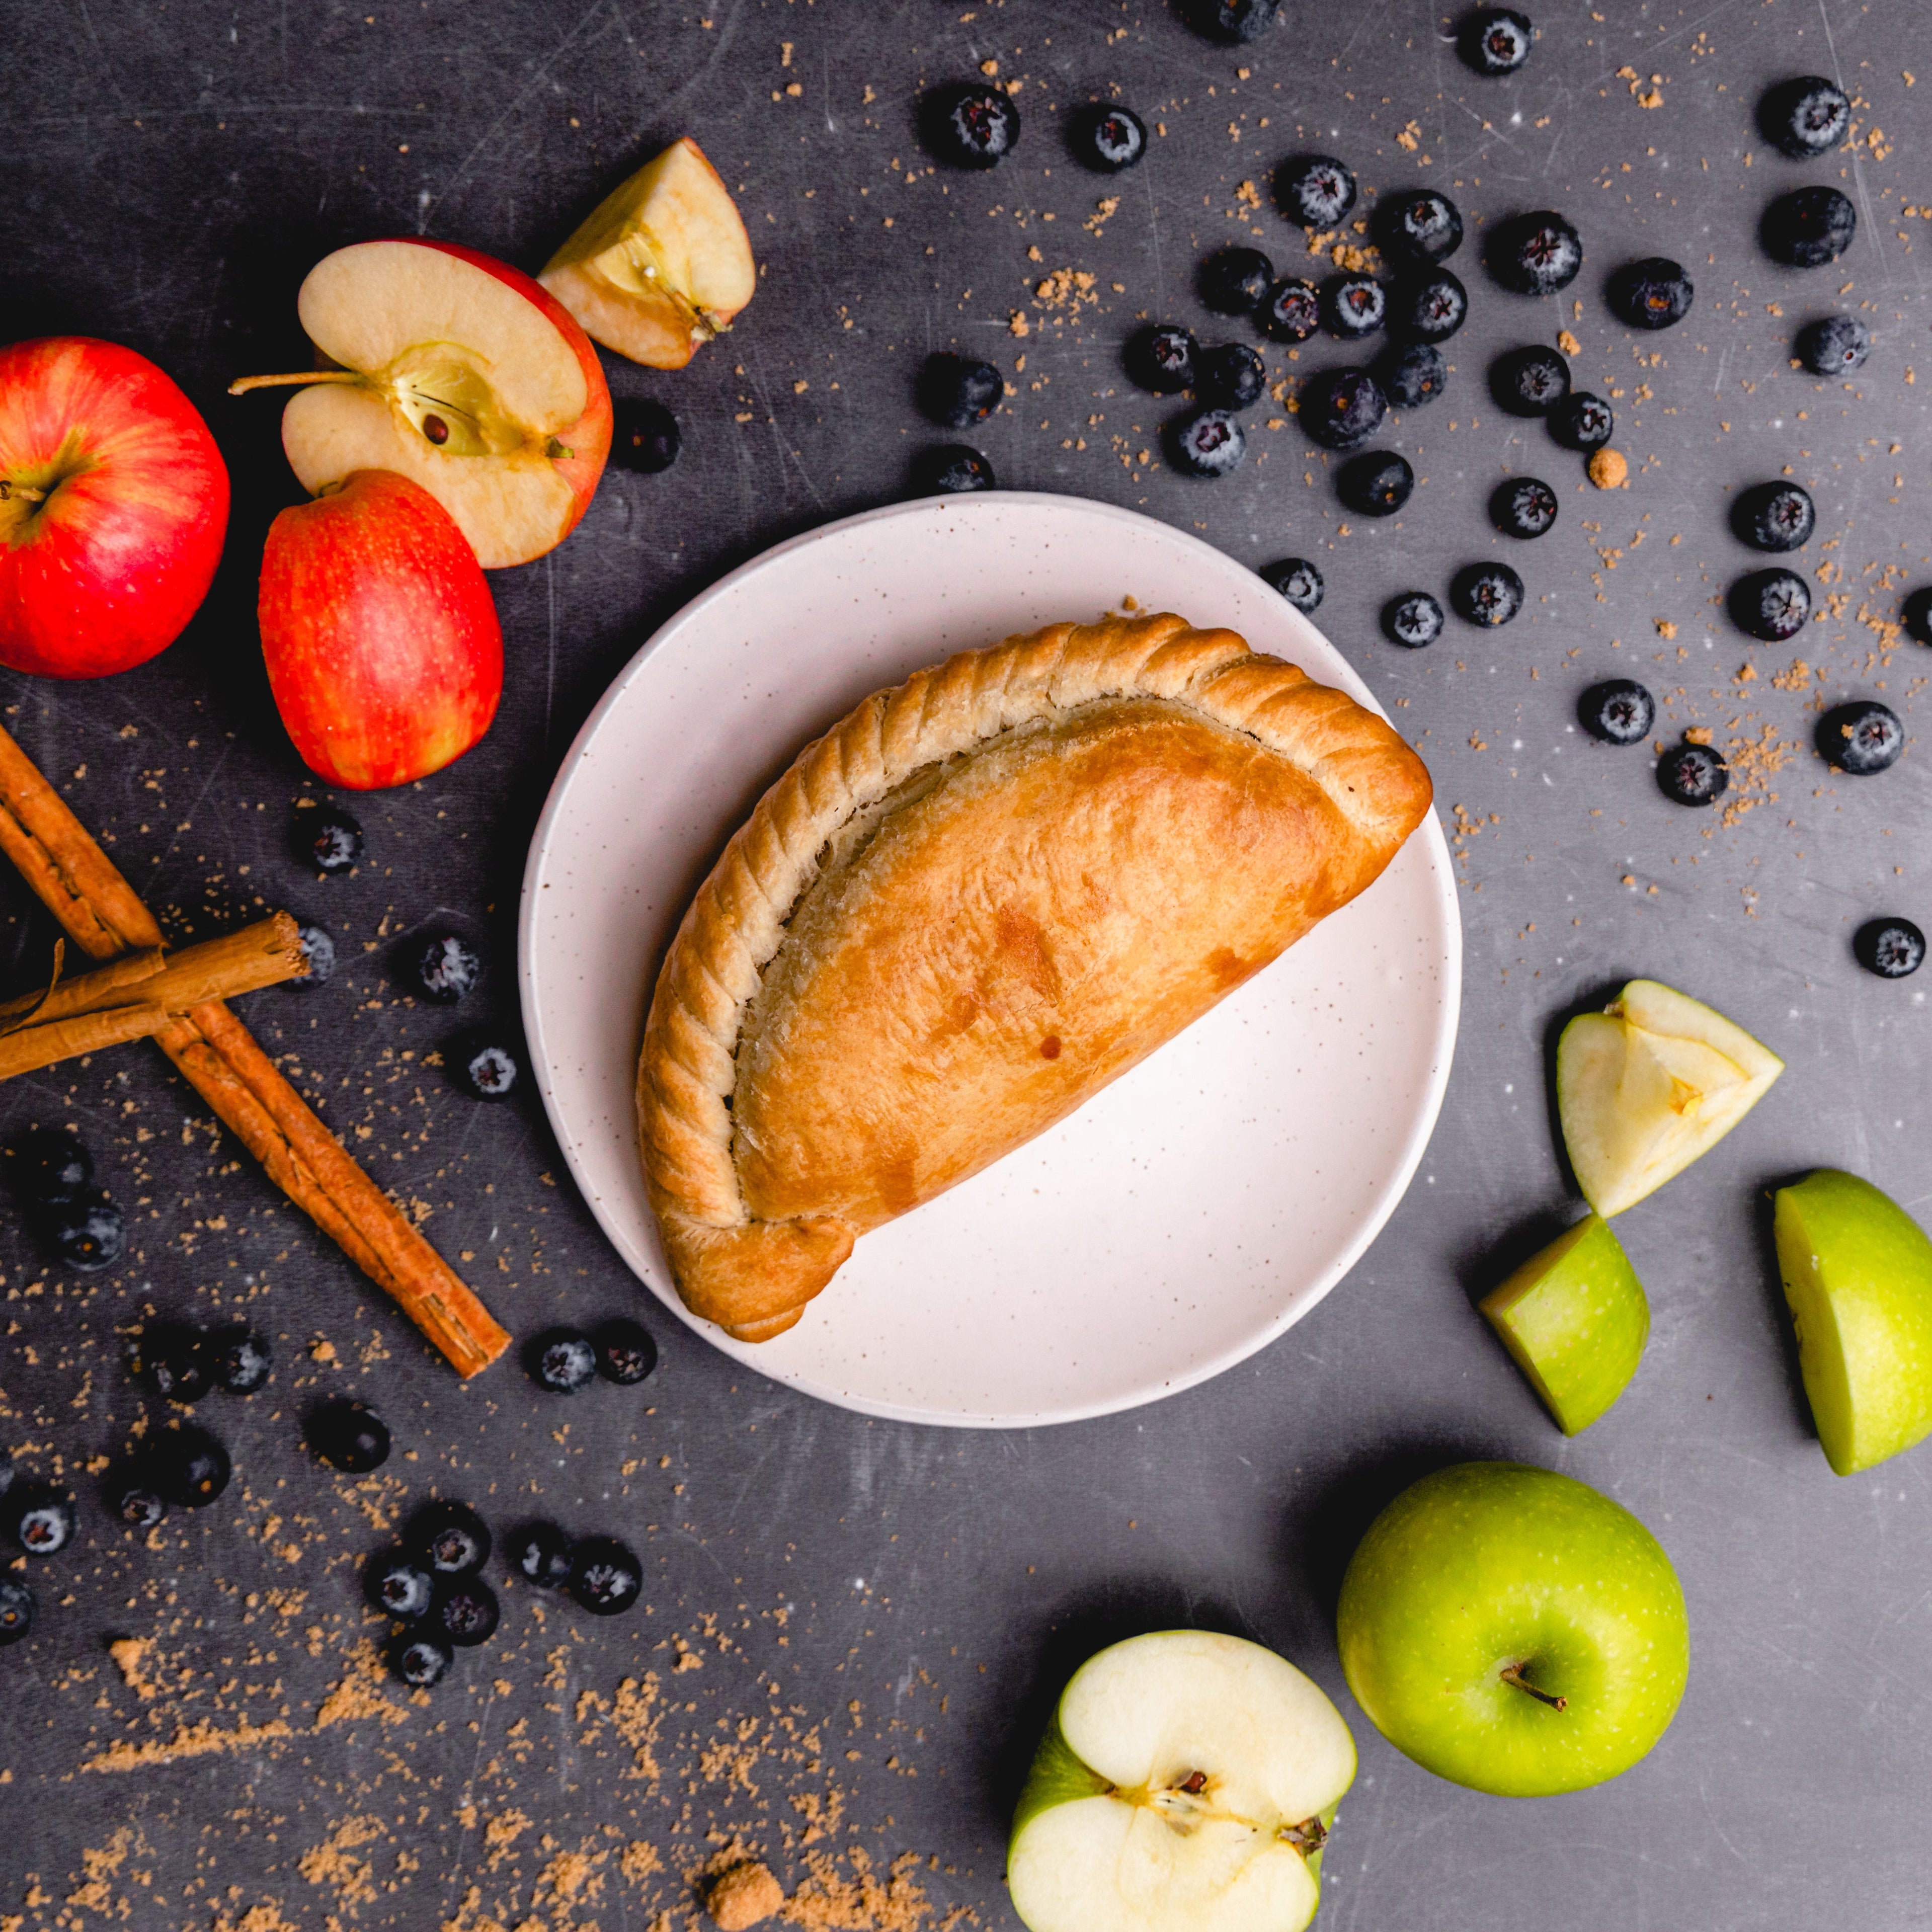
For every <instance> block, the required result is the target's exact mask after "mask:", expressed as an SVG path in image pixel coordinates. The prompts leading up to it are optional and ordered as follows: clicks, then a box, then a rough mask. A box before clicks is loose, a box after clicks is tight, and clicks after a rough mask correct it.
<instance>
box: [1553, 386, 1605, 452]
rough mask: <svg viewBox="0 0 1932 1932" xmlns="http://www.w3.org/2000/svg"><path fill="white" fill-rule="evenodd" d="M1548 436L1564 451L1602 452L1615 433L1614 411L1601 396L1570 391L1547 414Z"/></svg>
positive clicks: (1579, 390)
mask: <svg viewBox="0 0 1932 1932" xmlns="http://www.w3.org/2000/svg"><path fill="white" fill-rule="evenodd" d="M1549 422H1550V434H1551V436H1553V437H1554V438H1555V439H1556V441H1557V442H1559V443H1561V444H1562V446H1563V447H1564V448H1565V449H1577V450H1586V449H1602V448H1603V446H1604V444H1605V443H1608V442H1609V441H1610V438H1611V437H1612V436H1613V435H1614V434H1616V427H1617V419H1616V414H1615V413H1614V412H1613V410H1611V408H1610V404H1608V403H1607V402H1605V401H1604V399H1603V398H1602V397H1601V396H1593V395H1591V393H1590V392H1589V390H1588V389H1573V390H1571V392H1570V393H1569V395H1567V396H1565V398H1563V400H1562V401H1561V402H1560V403H1558V404H1556V405H1555V407H1553V408H1552V409H1551V410H1550V417H1549Z"/></svg>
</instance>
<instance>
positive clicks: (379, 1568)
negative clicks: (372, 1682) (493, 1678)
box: [364, 1502, 499, 1691]
mask: <svg viewBox="0 0 1932 1932" xmlns="http://www.w3.org/2000/svg"><path fill="white" fill-rule="evenodd" d="M489 1558H490V1532H489V1530H488V1529H487V1527H486V1526H485V1525H484V1521H483V1519H482V1518H481V1517H480V1516H478V1514H476V1512H475V1511H474V1510H472V1508H469V1505H467V1504H466V1503H459V1502H437V1503H431V1504H430V1505H428V1508H425V1509H423V1510H422V1511H419V1512H418V1513H417V1514H416V1516H415V1517H413V1519H412V1520H411V1521H410V1525H409V1529H408V1532H407V1535H405V1536H404V1539H403V1541H402V1542H401V1544H398V1546H397V1547H395V1548H394V1549H392V1550H384V1551H383V1552H382V1553H380V1555H378V1556H377V1557H375V1558H374V1559H373V1560H372V1562H371V1564H370V1565H369V1568H368V1571H367V1572H366V1574H365V1578H364V1583H365V1589H366V1590H367V1592H368V1598H369V1602H370V1604H371V1607H373V1608H374V1609H376V1610H380V1611H382V1612H383V1613H384V1614H385V1615H386V1616H389V1617H390V1618H392V1619H393V1620H394V1622H395V1625H396V1626H397V1628H395V1631H393V1632H392V1634H391V1637H390V1640H389V1649H388V1655H389V1668H390V1669H391V1670H392V1671H394V1672H395V1674H396V1676H398V1677H399V1678H401V1680H402V1681H403V1682H404V1683H405V1684H407V1685H409V1686H410V1688H412V1689H413V1690H418V1691H426V1690H428V1688H429V1687H430V1686H431V1685H433V1684H436V1683H439V1682H441V1680H442V1679H443V1677H444V1676H446V1675H447V1674H448V1672H449V1667H450V1666H451V1665H452V1664H454V1663H455V1661H456V1653H457V1652H458V1651H459V1650H466V1649H470V1648H472V1647H473V1646H475V1645H477V1644H481V1643H488V1642H489V1640H490V1638H491V1637H493V1636H495V1635H496V1625H497V1622H498V1619H499V1610H498V1609H497V1604H496V1592H495V1591H493V1589H490V1586H489V1585H488V1584H487V1583H485V1582H484V1580H483V1577H482V1574H481V1573H482V1569H483V1566H484V1564H485V1563H486V1562H488V1561H489Z"/></svg>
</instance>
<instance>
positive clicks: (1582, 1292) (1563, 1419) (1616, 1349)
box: [1477, 1214, 1650, 1436]
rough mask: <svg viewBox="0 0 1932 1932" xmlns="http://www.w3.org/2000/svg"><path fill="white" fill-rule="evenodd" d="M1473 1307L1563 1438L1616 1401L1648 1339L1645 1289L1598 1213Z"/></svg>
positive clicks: (1585, 1219) (1594, 1419)
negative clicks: (1499, 1342) (1498, 1338)
mask: <svg viewBox="0 0 1932 1932" xmlns="http://www.w3.org/2000/svg"><path fill="white" fill-rule="evenodd" d="M1477 1306H1478V1307H1480V1308H1481V1310H1482V1312H1483V1313H1484V1316H1486V1317H1487V1319H1488V1321H1489V1324H1490V1327H1491V1328H1493V1329H1495V1331H1496V1333H1497V1334H1498V1335H1499V1336H1500V1337H1502V1344H1503V1346H1504V1347H1505V1349H1508V1351H1509V1352H1510V1353H1511V1355H1512V1356H1514V1358H1515V1359H1516V1365H1517V1367H1518V1368H1520V1370H1522V1371H1523V1373H1524V1375H1526V1376H1527V1377H1528V1378H1529V1385H1530V1387H1531V1388H1533V1389H1535V1391H1536V1392H1537V1394H1538V1395H1539V1396H1541V1397H1542V1398H1543V1406H1544V1408H1546V1409H1548V1410H1549V1412H1550V1414H1551V1415H1553V1417H1555V1418H1556V1426H1557V1427H1558V1428H1559V1429H1560V1430H1562V1432H1563V1433H1564V1434H1565V1436H1574V1435H1576V1434H1577V1433H1579V1432H1580V1431H1581V1430H1586V1429H1588V1428H1589V1426H1590V1425H1591V1424H1592V1423H1593V1422H1595V1421H1596V1420H1597V1418H1598V1417H1599V1416H1600V1415H1602V1414H1603V1413H1604V1411H1605V1410H1606V1409H1608V1408H1609V1407H1610V1405H1611V1403H1613V1402H1615V1401H1616V1399H1617V1397H1619V1396H1620V1395H1622V1394H1623V1392H1624V1390H1625V1387H1626V1386H1627V1385H1628V1383H1629V1382H1630V1379H1631V1376H1634V1375H1635V1374H1636V1373H1637V1364H1638V1363H1639V1362H1640V1361H1641V1360H1642V1359H1643V1345H1644V1343H1646V1341H1647V1340H1649V1336H1650V1304H1649V1301H1646V1299H1645V1298H1644V1292H1643V1283H1641V1282H1640V1281H1639V1280H1637V1271H1636V1270H1635V1269H1634V1268H1632V1267H1631V1265H1630V1257H1629V1256H1628V1255H1626V1254H1625V1253H1624V1250H1623V1244H1622V1242H1621V1241H1619V1240H1618V1239H1617V1238H1616V1235H1613V1234H1612V1233H1611V1232H1610V1223H1608V1222H1607V1221H1606V1220H1604V1218H1603V1217H1602V1216H1601V1215H1599V1214H1586V1215H1585V1216H1584V1217H1583V1220H1580V1221H1579V1222H1578V1223H1577V1225H1576V1226H1574V1228H1570V1229H1565V1232H1563V1233H1562V1234H1560V1235H1558V1236H1557V1238H1556V1240H1555V1241H1552V1242H1551V1243H1550V1245H1549V1247H1547V1248H1545V1249H1544V1250H1542V1251H1541V1253H1538V1254H1535V1255H1532V1256H1531V1257H1530V1259H1529V1260H1528V1261H1526V1262H1524V1263H1523V1266H1522V1267H1521V1268H1518V1269H1517V1271H1516V1272H1515V1273H1514V1274H1512V1275H1511V1277H1510V1278H1509V1279H1508V1280H1507V1281H1505V1283H1502V1286H1500V1287H1498V1288H1494V1289H1491V1290H1490V1292H1489V1293H1488V1294H1487V1295H1484V1297H1483V1298H1482V1300H1481V1301H1480V1302H1479V1303H1478V1304H1477Z"/></svg>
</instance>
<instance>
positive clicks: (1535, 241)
mask: <svg viewBox="0 0 1932 1932" xmlns="http://www.w3.org/2000/svg"><path fill="white" fill-rule="evenodd" d="M1483 260H1484V263H1486V264H1487V266H1488V269H1489V271H1490V274H1491V275H1493V277H1495V278H1496V281H1498V282H1499V283H1500V284H1502V287H1505V288H1506V289H1508V290H1510V292H1511V293H1512V294H1514V295H1520V296H1553V295H1554V294H1555V293H1556V291H1557V290H1559V289H1567V288H1568V287H1569V286H1570V284H1571V283H1572V282H1574V281H1575V280H1576V279H1577V276H1578V275H1579V274H1580V273H1581V272H1582V270H1583V237H1582V236H1580V235H1579V234H1578V233H1577V231H1576V229H1574V228H1573V227H1572V226H1571V225H1570V223H1568V221H1566V220H1564V218H1563V217H1562V215H1560V214H1558V213H1556V211H1555V210H1554V209H1553V208H1538V210H1536V211H1535V212H1534V213H1532V214H1519V215H1517V216H1516V217H1514V218H1513V219H1512V220H1508V221H1505V222H1501V223H1498V225H1497V226H1496V228H1495V229H1493V231H1492V232H1491V233H1490V239H1489V242H1488V244H1487V246H1486V247H1485V248H1484V251H1483Z"/></svg>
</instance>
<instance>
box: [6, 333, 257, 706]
mask: <svg viewBox="0 0 1932 1932" xmlns="http://www.w3.org/2000/svg"><path fill="white" fill-rule="evenodd" d="M227 528H228V472H227V470H226V468H225V467H224V466H223V463H222V460H221V453H220V451H219V450H217V449H216V448H215V446H214V438H213V437H211V436H210V435H209V434H208V425H206V424H205V423H204V422H202V419H201V418H200V416H199V415H198V414H196V410H195V407H194V405H193V404H192V403H190V401H188V399H187V397H185V396H184V395H182V394H181V391H180V390H179V389H177V388H176V387H175V385H174V384H173V383H172V382H170V381H169V380H168V378H167V377H166V376H164V375H163V374H162V373H161V371H160V370H158V369H157V368H155V367H154V365H153V363H151V362H149V361H148V359H147V358H146V357H145V356H137V355H136V354H135V353H134V352H133V350H131V349H123V348H122V347H120V345H119V344H117V343H113V342H97V341H94V340H93V339H92V338H91V337H88V336H82V335H50V336H46V337H43V338H41V339H40V341H36V342H17V343H15V344H13V346H12V347H10V348H7V349H0V664H5V666H6V667H7V669H8V670H24V671H32V672H34V673H37V674H38V675H39V676H43V677H106V676H109V675H110V673H113V672H115V671H118V670H127V669H128V668H129V667H130V665H133V664H141V663H142V662H144V661H145V660H146V659H148V658H151V657H152V656H153V655H154V654H155V652H157V651H163V650H166V649H167V647H168V646H169V645H170V644H171V643H173V642H174V640H175V638H177V637H179V636H180V635H181V631H182V630H183V628H184V627H185V626H186V625H187V620H188V619H190V617H192V616H193V615H194V613H195V612H196V610H199V608H200V607H201V601H202V598H204V597H205V596H206V595H208V585H209V584H210V583H211V582H212V581H213V580H214V567H215V565H216V564H217V563H218V562H220V559H221V540H222V538H223V535H225V534H226V531H227Z"/></svg>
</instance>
